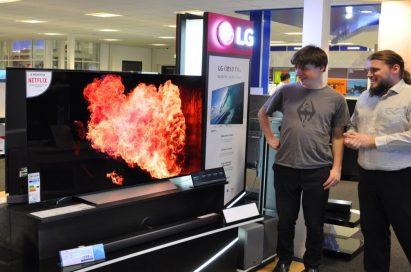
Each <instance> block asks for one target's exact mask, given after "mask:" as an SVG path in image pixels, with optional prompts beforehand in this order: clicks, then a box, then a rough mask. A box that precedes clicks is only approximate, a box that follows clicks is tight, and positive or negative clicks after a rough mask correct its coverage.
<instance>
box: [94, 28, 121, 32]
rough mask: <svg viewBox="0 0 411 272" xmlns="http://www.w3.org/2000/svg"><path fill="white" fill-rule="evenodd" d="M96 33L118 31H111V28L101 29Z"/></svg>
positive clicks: (115, 30) (113, 30) (114, 30)
mask: <svg viewBox="0 0 411 272" xmlns="http://www.w3.org/2000/svg"><path fill="white" fill-rule="evenodd" d="M98 31H102V32H117V31H120V30H118V29H111V28H103V29H99V30H98Z"/></svg>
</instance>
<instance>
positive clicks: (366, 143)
mask: <svg viewBox="0 0 411 272" xmlns="http://www.w3.org/2000/svg"><path fill="white" fill-rule="evenodd" d="M344 144H345V146H347V147H349V148H352V149H360V148H375V137H374V136H370V135H367V134H362V133H358V132H353V131H351V132H346V133H344Z"/></svg>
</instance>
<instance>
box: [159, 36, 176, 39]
mask: <svg viewBox="0 0 411 272" xmlns="http://www.w3.org/2000/svg"><path fill="white" fill-rule="evenodd" d="M159 38H160V39H175V38H176V37H171V36H163V37H159Z"/></svg>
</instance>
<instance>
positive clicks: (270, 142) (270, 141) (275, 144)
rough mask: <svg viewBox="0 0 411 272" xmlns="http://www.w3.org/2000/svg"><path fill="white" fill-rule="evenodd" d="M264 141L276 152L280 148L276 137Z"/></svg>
mask: <svg viewBox="0 0 411 272" xmlns="http://www.w3.org/2000/svg"><path fill="white" fill-rule="evenodd" d="M266 140H267V143H268V145H269V146H271V148H273V149H275V150H278V148H279V147H280V140H279V139H278V138H277V137H272V138H270V139H266Z"/></svg>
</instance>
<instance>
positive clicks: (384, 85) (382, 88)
mask: <svg viewBox="0 0 411 272" xmlns="http://www.w3.org/2000/svg"><path fill="white" fill-rule="evenodd" d="M392 86H393V85H392V84H391V83H390V82H388V81H387V80H384V79H381V80H380V82H379V83H378V84H377V86H375V87H370V96H374V95H376V96H383V95H384V94H386V93H387V92H388V90H389V89H390V88H391V87H392Z"/></svg>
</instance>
